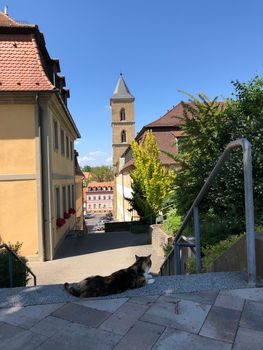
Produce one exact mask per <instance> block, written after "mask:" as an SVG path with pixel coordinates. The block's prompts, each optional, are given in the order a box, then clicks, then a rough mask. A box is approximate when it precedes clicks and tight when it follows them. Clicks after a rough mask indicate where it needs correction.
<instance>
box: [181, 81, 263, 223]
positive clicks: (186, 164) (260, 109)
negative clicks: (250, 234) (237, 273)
mask: <svg viewBox="0 0 263 350" xmlns="http://www.w3.org/2000/svg"><path fill="white" fill-rule="evenodd" d="M233 85H234V88H235V93H234V96H235V100H228V101H225V103H224V104H222V103H219V101H218V100H217V98H215V99H214V100H212V101H210V100H209V99H208V97H207V96H206V95H204V94H199V95H198V97H197V98H196V97H194V96H192V95H190V97H191V103H184V125H183V130H184V132H185V134H186V135H187V137H185V138H183V139H182V140H181V143H182V145H181V146H182V147H181V149H182V151H181V153H180V154H178V155H176V159H177V161H178V162H179V163H180V165H181V170H180V171H179V172H178V173H177V177H176V185H177V186H178V189H177V190H176V191H175V196H176V197H175V198H174V201H175V206H176V207H177V208H178V214H180V215H182V216H184V215H185V214H186V212H187V210H188V209H189V208H190V206H191V204H192V202H193V200H194V199H195V197H196V196H197V194H198V192H199V191H200V189H201V188H202V186H203V184H204V181H205V179H206V178H207V177H208V176H209V174H210V172H211V171H212V169H213V167H214V166H215V164H216V161H217V160H218V158H219V157H220V155H221V154H222V152H223V150H224V148H225V147H226V145H227V144H228V143H229V142H230V141H233V140H235V139H238V138H242V137H246V138H247V139H248V140H249V141H250V142H251V144H252V157H253V159H252V162H253V184H254V203H255V219H256V223H257V224H258V225H260V224H261V225H262V224H263V215H262V195H263V181H262V178H263V166H262V164H263V142H262V139H263V89H262V87H263V79H262V78H259V77H255V78H254V79H253V80H252V81H250V82H248V83H245V84H241V83H239V82H234V83H233ZM200 170H201V171H200ZM209 208H212V209H213V211H214V213H215V214H216V215H217V217H219V218H221V221H229V222H230V226H233V224H231V223H233V222H234V223H235V224H237V225H238V227H239V229H240V230H244V227H245V225H244V216H245V215H244V188H243V164H242V150H241V149H237V150H234V151H233V152H232V153H231V155H230V157H229V160H228V161H227V162H226V164H225V165H224V167H223V168H222V170H221V172H220V174H219V175H218V176H217V178H216V181H215V182H214V184H213V185H212V187H211V189H210V190H209V192H208V194H207V195H206V197H205V198H204V201H203V203H202V206H201V208H200V211H201V213H205V212H206V211H207V210H208V209H209ZM218 230H219V228H218Z"/></svg>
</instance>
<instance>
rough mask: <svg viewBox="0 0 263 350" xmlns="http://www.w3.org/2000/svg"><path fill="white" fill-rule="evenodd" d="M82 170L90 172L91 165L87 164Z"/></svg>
mask: <svg viewBox="0 0 263 350" xmlns="http://www.w3.org/2000/svg"><path fill="white" fill-rule="evenodd" d="M81 170H82V171H84V172H87V173H89V172H91V166H89V165H85V166H84V167H83V168H82V169H81Z"/></svg>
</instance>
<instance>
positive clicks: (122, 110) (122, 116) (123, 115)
mask: <svg viewBox="0 0 263 350" xmlns="http://www.w3.org/2000/svg"><path fill="white" fill-rule="evenodd" d="M120 120H125V109H124V108H122V109H121V110H120Z"/></svg>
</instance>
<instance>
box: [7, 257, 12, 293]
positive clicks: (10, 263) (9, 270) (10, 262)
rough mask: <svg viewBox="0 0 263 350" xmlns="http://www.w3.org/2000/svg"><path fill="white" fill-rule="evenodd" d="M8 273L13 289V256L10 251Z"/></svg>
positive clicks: (10, 285)
mask: <svg viewBox="0 0 263 350" xmlns="http://www.w3.org/2000/svg"><path fill="white" fill-rule="evenodd" d="M8 272H9V287H10V288H13V256H12V253H11V252H10V251H8Z"/></svg>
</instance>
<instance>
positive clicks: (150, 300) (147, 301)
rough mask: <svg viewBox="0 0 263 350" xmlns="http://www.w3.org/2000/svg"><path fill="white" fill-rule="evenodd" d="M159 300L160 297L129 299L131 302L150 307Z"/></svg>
mask: <svg viewBox="0 0 263 350" xmlns="http://www.w3.org/2000/svg"><path fill="white" fill-rule="evenodd" d="M158 298H159V295H149V296H142V297H133V298H130V299H129V302H130V303H135V304H141V305H146V306H149V305H151V304H153V303H154V302H155V301H156V300H157V299H158Z"/></svg>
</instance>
